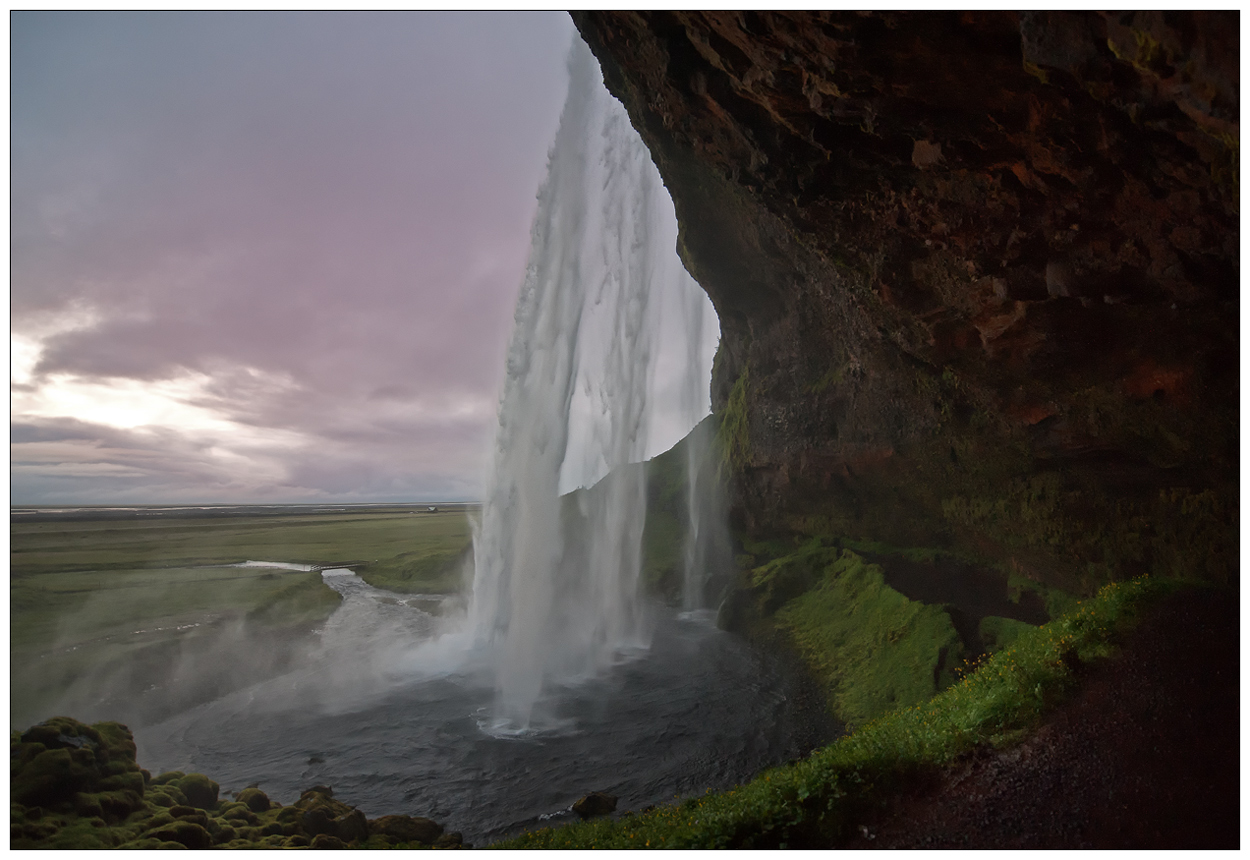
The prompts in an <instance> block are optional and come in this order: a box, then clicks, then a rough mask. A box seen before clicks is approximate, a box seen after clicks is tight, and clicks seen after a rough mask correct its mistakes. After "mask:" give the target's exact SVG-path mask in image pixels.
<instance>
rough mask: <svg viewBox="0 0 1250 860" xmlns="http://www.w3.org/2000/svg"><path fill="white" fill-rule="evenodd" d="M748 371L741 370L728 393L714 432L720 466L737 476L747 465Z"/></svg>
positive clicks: (749, 457)
mask: <svg viewBox="0 0 1250 860" xmlns="http://www.w3.org/2000/svg"><path fill="white" fill-rule="evenodd" d="M750 373H751V369H750V367H744V368H743V369H742V373H741V374H740V375H739V376H738V379H737V381H736V382H734V385H733V388H732V389H731V390H730V392H729V399H728V401H726V403H725V409H724V411H723V412H722V413H721V415H720V427H719V428H718V429H717V432H716V442H717V448H718V450H719V451H720V455H721V462H722V463H723V464H724V466H725V467H726V468H727V469H729V470H730V471H731V472H741V471H742V470H743V469H745V468H746V466H747V464H748V463H750V461H751V433H750V424H749V422H748V418H747V399H748V396H749V390H750V384H751V382H750Z"/></svg>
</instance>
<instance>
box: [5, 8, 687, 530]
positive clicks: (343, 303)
mask: <svg viewBox="0 0 1250 860" xmlns="http://www.w3.org/2000/svg"><path fill="white" fill-rule="evenodd" d="M10 20H11V144H10V145H11V234H10V235H11V240H10V241H11V245H10V248H11V293H10V299H11V301H10V304H11V320H10V325H11V330H10V335H11V349H12V352H11V502H12V503H13V504H18V505H25V504H132V503H134V504H144V503H146V504H160V503H245V502H251V503H264V502H321V501H360V502H366V501H389V500H397V501H400V500H402V501H421V500H445V501H451V500H461V499H475V498H480V496H481V492H482V486H483V483H484V477H485V471H484V470H485V468H486V467H487V465H488V459H489V458H488V456H487V453H488V450H489V448H490V442H491V438H492V433H493V429H494V426H495V424H496V409H497V405H498V397H499V390H500V386H501V383H502V377H503V365H504V356H505V353H506V348H507V341H508V334H509V332H510V330H511V325H512V314H513V310H514V306H515V302H516V296H517V291H518V289H519V287H520V285H521V282H522V280H523V278H524V273H525V265H526V255H527V252H528V250H529V245H530V240H529V230H530V224H531V221H532V219H533V217H534V213H535V208H536V193H537V190H538V187H539V185H540V183H541V181H542V179H543V175H544V173H545V167H546V161H547V152H548V148H549V147H550V145H551V142H552V140H553V139H554V136H555V130H556V126H557V123H558V120H559V115H560V108H561V106H562V104H563V100H564V97H565V93H566V90H567V85H568V80H567V77H568V75H567V69H566V60H567V56H568V49H569V45H570V44H571V40H572V39H573V38H575V31H574V28H573V26H572V23H571V22H570V21H569V19H568V16H567V15H565V14H563V13H554V12H553V13H431V12H411V13H399V12H389V13H360V14H353V13H222V12H210V13H49V12H15V13H13V14H12V16H11V19H10ZM670 441H671V440H670Z"/></svg>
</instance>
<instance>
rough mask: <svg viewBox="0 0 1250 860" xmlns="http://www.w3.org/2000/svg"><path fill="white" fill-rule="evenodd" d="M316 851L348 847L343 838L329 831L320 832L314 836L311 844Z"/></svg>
mask: <svg viewBox="0 0 1250 860" xmlns="http://www.w3.org/2000/svg"><path fill="white" fill-rule="evenodd" d="M309 847H310V848H312V849H313V850H314V851H327V850H338V849H342V848H346V847H347V846H346V845H344V844H343V840H342V839H339V838H338V837H337V836H331V835H330V834H328V833H319V834H317V835H316V836H314V837H313V841H312V844H311V845H310V846H309Z"/></svg>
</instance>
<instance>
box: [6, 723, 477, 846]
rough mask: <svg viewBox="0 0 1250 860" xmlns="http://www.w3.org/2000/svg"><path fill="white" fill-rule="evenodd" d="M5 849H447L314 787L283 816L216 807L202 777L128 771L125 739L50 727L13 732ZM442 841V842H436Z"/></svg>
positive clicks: (69, 726)
mask: <svg viewBox="0 0 1250 860" xmlns="http://www.w3.org/2000/svg"><path fill="white" fill-rule="evenodd" d="M9 745H10V772H11V779H10V789H11V795H12V802H11V804H10V812H9V817H10V827H9V845H10V847H11V848H16V849H29V848H54V849H64V850H71V849H89V850H94V849H100V848H124V849H128V850H129V849H153V848H157V849H184V850H185V849H188V848H194V849H203V848H241V849H258V848H265V849H269V848H310V847H311V848H318V849H323V848H360V847H368V848H386V847H388V846H393V845H399V844H408V845H416V844H426V845H429V844H433V843H438V844H439V846H440V847H450V846H451V845H452V844H453V843H458V834H457V839H456V840H448V839H445V838H443V837H444V836H445V834H443V832H442V831H443V828H442V827H441V826H439V825H438V824H436V823H435V822H433V821H430V820H429V819H425V818H408V817H407V816H384V817H383V818H382V819H379V821H380V822H381V824H379V822H378V821H374V822H370V821H369V820H368V819H366V818H365V814H364V813H363V812H361V811H360V810H359V809H356V808H355V807H352V806H349V805H348V804H346V803H343V802H341V801H339V800H335V799H334V792H333V790H332V789H331V788H330V787H329V786H325V785H318V786H314V787H312V788H310V789H309V790H307V791H305V792H304V793H303V794H301V795H300V798H299V800H297V801H296V802H295V803H294V804H292V805H291V806H282V805H281V804H278V803H275V802H273V801H272V800H270V798H269V796H268V795H266V794H265V793H264V792H263V791H261V790H260V789H258V788H247V789H244V790H243V791H241V792H239V794H238V796H237V798H236V799H235V800H224V801H223V800H222V799H221V798H220V787H219V786H218V784H217V783H216V782H214V781H213V780H212V779H210V778H209V777H207V776H205V775H204V774H201V773H184V772H182V771H177V770H175V771H168V772H165V773H162V774H160V775H158V776H155V777H153V776H151V774H150V773H148V772H147V771H144V770H142V769H141V768H140V767H139V766H138V764H137V763H136V762H135V745H134V739H133V737H132V736H131V734H130V730H129V729H127V728H126V727H125V726H123V725H120V724H118V723H97V724H95V725H92V726H88V725H84V724H83V723H80V722H78V721H77V720H72V719H69V718H67V717H57V718H55V719H52V720H48V721H47V722H44V723H40V724H39V725H37V726H34V727H32V728H31V729H29V730H27V731H25V732H11V733H10V736H9ZM440 840H441V841H440Z"/></svg>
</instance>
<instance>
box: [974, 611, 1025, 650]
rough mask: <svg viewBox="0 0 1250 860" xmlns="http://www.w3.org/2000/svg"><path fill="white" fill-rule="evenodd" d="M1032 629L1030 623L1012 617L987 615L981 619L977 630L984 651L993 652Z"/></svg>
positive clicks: (1012, 642)
mask: <svg viewBox="0 0 1250 860" xmlns="http://www.w3.org/2000/svg"><path fill="white" fill-rule="evenodd" d="M1032 629H1034V626H1033V625H1032V624H1026V623H1025V622H1023V621H1016V620H1015V619H1014V618H1001V617H999V616H997V615H987V616H985V617H984V618H982V619H981V624H980V626H979V628H978V632H979V634H980V636H981V644H982V646H984V648H985V651H986V653H987V654H993V653H995V652H998V651H1002V650H1003V649H1004V648H1008V647H1010V646H1011V645H1013V644H1014V643H1015V641H1016V640H1017V639H1019V638H1020V636H1021V635H1023V634H1024V633H1025V632H1026V631H1029V630H1032Z"/></svg>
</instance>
